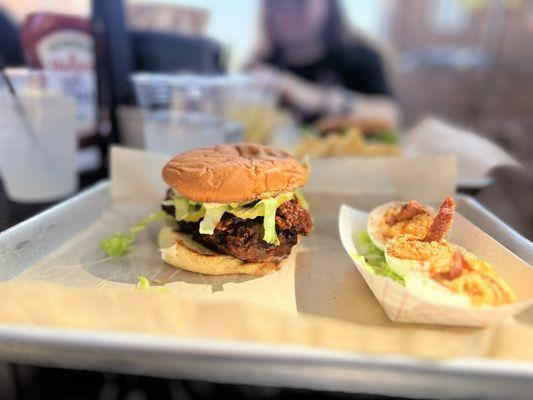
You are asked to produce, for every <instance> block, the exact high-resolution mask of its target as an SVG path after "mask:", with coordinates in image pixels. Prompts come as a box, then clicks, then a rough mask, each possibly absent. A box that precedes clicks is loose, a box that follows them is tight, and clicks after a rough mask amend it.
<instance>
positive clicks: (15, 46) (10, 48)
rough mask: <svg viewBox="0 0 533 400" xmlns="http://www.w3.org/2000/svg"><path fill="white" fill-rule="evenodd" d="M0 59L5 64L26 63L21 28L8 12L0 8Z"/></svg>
mask: <svg viewBox="0 0 533 400" xmlns="http://www.w3.org/2000/svg"><path fill="white" fill-rule="evenodd" d="M0 59H1V60H2V61H3V62H4V64H5V65H12V66H16V65H21V64H23V63H24V56H23V55H22V46H21V43H20V33H19V28H18V27H17V25H15V23H14V22H13V21H12V20H11V18H10V17H9V16H8V14H7V13H6V12H5V11H4V10H2V9H1V8H0Z"/></svg>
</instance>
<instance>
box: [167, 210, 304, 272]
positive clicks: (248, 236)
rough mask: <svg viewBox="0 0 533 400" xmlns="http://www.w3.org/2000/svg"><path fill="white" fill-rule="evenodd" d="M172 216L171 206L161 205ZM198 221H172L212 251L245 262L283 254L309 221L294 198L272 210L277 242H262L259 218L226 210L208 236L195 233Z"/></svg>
mask: <svg viewBox="0 0 533 400" xmlns="http://www.w3.org/2000/svg"><path fill="white" fill-rule="evenodd" d="M163 210H165V211H166V212H167V213H168V214H170V215H172V216H174V207H173V206H163ZM199 226H200V221H198V222H185V221H176V227H175V228H176V230H178V231H180V232H184V233H188V234H191V235H192V237H193V239H194V240H196V241H197V242H199V243H201V244H203V245H204V246H206V247H208V248H210V249H211V250H213V251H216V252H219V253H223V254H228V255H231V256H233V257H236V258H239V259H241V260H244V261H247V262H266V261H273V260H276V259H280V258H283V257H286V256H288V255H289V254H290V252H291V249H292V247H293V246H294V245H295V244H296V243H297V241H298V235H299V234H300V235H308V234H309V233H310V232H311V228H312V227H313V223H312V221H311V217H310V215H309V214H308V212H307V211H306V210H305V209H304V208H303V207H302V206H301V205H300V204H299V203H298V202H297V201H296V200H289V201H286V202H285V203H283V204H281V205H280V206H279V207H278V209H277V211H276V231H277V234H278V239H279V245H274V244H269V243H267V242H265V241H263V236H264V229H263V217H257V218H255V219H241V218H238V217H236V216H234V215H232V214H229V213H226V214H224V216H223V217H222V219H221V220H220V222H219V223H218V225H217V227H216V228H215V231H214V233H213V234H212V235H205V234H201V233H200V232H199Z"/></svg>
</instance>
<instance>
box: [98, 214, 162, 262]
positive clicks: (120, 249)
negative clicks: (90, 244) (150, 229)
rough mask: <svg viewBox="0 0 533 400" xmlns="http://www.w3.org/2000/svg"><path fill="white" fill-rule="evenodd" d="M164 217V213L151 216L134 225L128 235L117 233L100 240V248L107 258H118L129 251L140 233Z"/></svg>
mask: <svg viewBox="0 0 533 400" xmlns="http://www.w3.org/2000/svg"><path fill="white" fill-rule="evenodd" d="M165 215H166V214H165V212H164V211H158V212H156V213H154V214H151V215H150V216H148V217H147V218H145V219H143V220H141V221H139V222H138V223H137V224H135V225H134V226H133V227H132V228H131V229H130V231H129V232H128V233H117V234H115V235H113V236H111V237H108V238H105V239H102V240H101V241H100V247H101V248H102V250H103V251H104V252H105V253H106V254H107V255H108V256H109V257H120V256H122V255H124V253H126V252H127V251H128V250H129V249H130V247H131V245H132V243H133V242H134V241H135V239H136V238H137V235H138V234H139V233H140V232H141V231H143V230H144V229H146V227H147V226H148V225H149V224H150V223H152V222H154V221H157V220H159V219H163V218H165Z"/></svg>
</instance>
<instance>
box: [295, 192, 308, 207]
mask: <svg viewBox="0 0 533 400" xmlns="http://www.w3.org/2000/svg"><path fill="white" fill-rule="evenodd" d="M294 197H296V200H298V203H300V205H301V206H302V207H303V208H305V209H306V210H309V203H308V202H307V200H306V199H305V197H304V195H303V194H302V192H301V191H300V189H296V190H295V191H294Z"/></svg>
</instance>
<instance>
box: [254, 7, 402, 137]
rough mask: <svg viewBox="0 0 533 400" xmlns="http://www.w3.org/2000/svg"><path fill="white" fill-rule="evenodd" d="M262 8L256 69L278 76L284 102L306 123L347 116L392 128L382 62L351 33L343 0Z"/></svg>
mask: <svg viewBox="0 0 533 400" xmlns="http://www.w3.org/2000/svg"><path fill="white" fill-rule="evenodd" d="M262 7H263V9H262V20H261V24H262V26H261V29H262V30H263V32H262V40H263V42H262V43H261V45H260V46H259V50H258V52H257V53H258V54H257V56H256V59H255V61H254V63H253V67H254V69H255V70H257V69H259V70H267V71H269V72H271V73H273V74H274V75H275V77H276V78H277V80H278V87H279V90H280V92H281V95H282V99H283V101H284V103H286V104H287V105H288V106H289V107H290V108H292V109H293V110H294V111H296V113H297V114H299V115H300V116H301V117H302V119H303V121H304V122H312V121H315V120H317V119H318V118H320V117H329V118H330V119H332V118H331V117H332V116H335V118H338V116H343V117H345V118H344V119H346V117H347V118H348V119H349V120H351V121H352V122H353V123H354V124H357V125H359V126H360V127H361V128H362V129H363V130H367V131H380V130H389V129H394V127H395V126H396V124H397V121H398V110H397V106H396V102H395V101H394V98H393V96H392V91H391V88H390V86H389V83H388V80H387V76H386V72H385V67H384V65H383V60H382V58H381V56H380V54H379V53H378V52H377V51H376V50H374V49H373V48H372V47H371V46H370V45H368V44H367V43H366V41H365V40H364V39H363V38H361V37H359V36H358V35H356V34H354V33H352V32H351V31H350V29H349V27H348V26H347V23H346V21H345V19H344V16H343V13H342V10H341V6H340V4H339V1H337V0H263V4H262ZM326 119H328V118H326ZM333 119H334V118H333ZM323 121H324V120H323ZM326 125H327V123H326Z"/></svg>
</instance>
